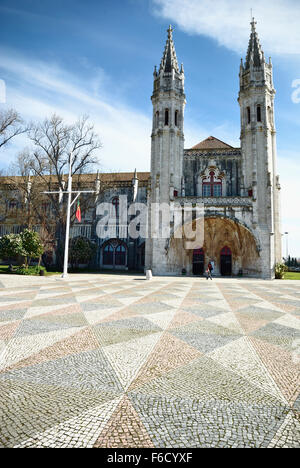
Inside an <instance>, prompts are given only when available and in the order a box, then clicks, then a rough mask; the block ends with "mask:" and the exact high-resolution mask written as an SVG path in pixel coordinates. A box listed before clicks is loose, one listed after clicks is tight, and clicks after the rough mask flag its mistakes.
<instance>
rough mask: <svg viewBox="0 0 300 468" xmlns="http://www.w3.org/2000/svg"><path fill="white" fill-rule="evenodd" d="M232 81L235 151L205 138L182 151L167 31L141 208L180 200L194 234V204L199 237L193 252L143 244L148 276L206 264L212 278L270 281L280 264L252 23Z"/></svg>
mask: <svg viewBox="0 0 300 468" xmlns="http://www.w3.org/2000/svg"><path fill="white" fill-rule="evenodd" d="M239 77H240V90H239V96H238V102H239V106H240V115H241V134H240V140H241V147H240V148H233V147H232V146H230V145H228V144H226V143H224V142H222V141H220V140H218V139H217V138H215V137H212V136H210V137H208V138H207V139H206V140H204V141H202V142H200V143H198V144H196V145H195V146H193V147H192V148H191V149H184V108H185V103H186V98H185V91H184V70H183V66H181V68H179V66H178V62H177V57H176V52H175V47H174V42H173V37H172V28H171V26H170V28H169V30H168V38H167V42H166V46H165V50H164V53H163V57H162V60H161V63H160V67H159V70H157V69H156V67H155V69H154V87H153V94H152V98H151V99H152V104H153V128H152V135H151V138H152V147H151V148H152V149H151V190H150V195H149V202H150V204H149V207H151V204H152V203H168V204H173V205H174V206H175V207H176V206H177V208H178V207H179V206H184V205H185V203H187V202H188V203H189V204H191V206H192V207H195V215H194V216H193V228H194V229H195V230H197V223H198V222H199V228H200V219H199V220H198V219H197V214H196V207H197V205H202V206H204V221H203V220H202V222H204V239H203V242H202V245H198V246H195V248H194V249H186V247H185V240H184V238H183V237H182V238H181V239H178V238H175V236H173V237H172V236H171V238H170V239H169V240H167V241H166V239H161V238H149V239H147V241H146V267H147V268H149V269H152V271H153V273H154V274H181V273H182V271H184V272H186V273H187V274H195V275H198V274H199V275H201V274H203V271H204V270H205V267H206V265H207V263H208V262H209V261H213V262H214V267H215V268H214V272H215V274H220V275H243V276H255V277H261V278H266V279H271V278H274V267H275V264H276V263H277V262H280V261H281V260H282V256H281V226H280V200H279V196H280V185H279V178H278V176H277V172H276V129H275V121H274V97H275V89H274V86H273V70H272V63H271V60H269V61H268V62H266V60H265V57H264V53H263V50H262V47H261V45H260V42H259V38H258V35H257V32H256V23H255V21H254V19H253V21H252V23H251V35H250V40H249V46H248V51H247V56H246V60H245V61H243V60H241V64H240V73H239ZM150 210H151V208H150ZM149 224H151V216H149Z"/></svg>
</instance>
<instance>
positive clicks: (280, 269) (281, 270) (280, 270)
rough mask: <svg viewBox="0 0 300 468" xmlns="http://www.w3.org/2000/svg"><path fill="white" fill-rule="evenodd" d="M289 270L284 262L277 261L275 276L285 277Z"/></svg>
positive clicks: (277, 277)
mask: <svg viewBox="0 0 300 468" xmlns="http://www.w3.org/2000/svg"><path fill="white" fill-rule="evenodd" d="M286 271H288V267H287V266H286V265H285V264H284V263H276V265H275V278H276V279H284V274H285V272H286Z"/></svg>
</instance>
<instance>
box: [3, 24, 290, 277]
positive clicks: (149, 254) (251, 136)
mask: <svg viewBox="0 0 300 468" xmlns="http://www.w3.org/2000/svg"><path fill="white" fill-rule="evenodd" d="M153 75H154V76H153V77H154V86H153V94H152V97H151V100H152V104H153V122H152V135H151V139H152V142H151V172H150V173H149V172H143V173H137V172H132V173H118V174H83V175H81V179H80V188H81V189H85V190H86V189H88V190H93V192H94V195H93V197H94V198H93V202H92V207H89V209H87V210H85V211H83V213H82V220H81V221H80V222H77V221H75V223H74V225H73V226H72V228H71V237H78V236H81V237H87V238H89V239H90V240H92V241H94V242H95V243H96V244H97V250H96V254H95V256H94V259H93V265H90V266H92V267H93V268H95V269H113V270H120V269H126V270H141V271H143V270H145V269H150V270H152V272H153V274H154V275H182V274H187V275H196V276H201V275H203V273H204V272H205V269H206V266H207V264H208V262H209V261H212V262H214V274H217V275H224V276H226V275H228V276H231V275H240V276H250V277H251V276H252V277H260V278H265V279H272V278H274V268H275V264H276V263H277V262H281V260H282V256H281V224H280V199H279V195H280V185H279V178H278V176H277V172H276V129H275V121H274V97H275V89H274V86H273V70H272V63H271V60H269V61H268V62H266V60H265V57H264V53H263V50H262V47H261V45H260V42H259V39H258V35H257V32H256V23H255V21H254V20H253V21H252V23H251V35H250V41H249V46H248V51H247V55H246V59H245V61H243V60H242V61H241V64H240V71H239V77H240V89H239V96H238V102H239V106H240V115H241V135H240V141H241V147H240V148H234V147H232V146H230V145H228V144H226V143H224V142H223V141H220V140H219V139H217V138H215V137H213V136H210V137H208V138H206V139H205V140H204V141H201V142H200V143H198V144H196V145H195V146H193V147H192V148H190V149H184V108H185V104H186V97H185V90H184V78H185V77H184V69H183V66H182V65H181V67H180V68H179V66H178V62H177V57H176V52H175V46H174V42H173V37H172V28H171V27H170V28H169V29H168V37H167V42H166V46H165V49H164V53H163V57H162V60H161V63H160V67H159V69H158V70H157V69H156V67H155V69H154V74H153ZM31 183H32V182H30V181H27V182H26V184H29V185H31ZM0 185H1V191H2V192H3V190H4V192H5V193H8V192H10V195H9V196H5V197H4V198H6V202H5V206H4V207H3V210H2V211H3V213H2V211H1V214H0V236H2V235H4V234H7V233H10V232H13V233H17V232H20V231H21V230H22V229H23V228H24V227H26V225H22V224H21V223H22V221H21V223H20V216H19V215H21V219H22V220H23V221H24V219H23V218H24V216H23V214H24V210H27V209H28V207H27V205H26V204H28V200H27V198H26V197H25V199H24V196H23V199H22V195H21V194H20V193H16V190H15V189H13V190H11V189H10V188H9V187H10V185H9V182H7V178H3V177H2V178H0ZM18 186H20V184H18ZM25 188H26V187H25ZM48 189H49V188H48ZM51 190H61V187H59V186H58V184H57V182H55V181H53V184H52V185H51ZM40 191H42V189H41V190H40ZM124 197H125V198H126V200H127V202H126V203H127V205H128V207H129V206H130V205H131V204H132V203H139V204H141V205H144V206H145V205H146V206H147V207H148V235H140V236H138V238H135V237H132V236H130V232H129V231H128V229H127V227H128V222H129V221H130V219H132V217H130V215H129V217H127V220H125V224H127V226H124V223H123V225H121V224H122V223H121V224H120V223H117V226H116V229H115V230H114V232H113V233H111V232H109V231H107V232H106V233H105V235H104V236H99V232H98V226H99V223H101V215H100V214H99V210H98V207H99V204H101V203H109V204H111V206H112V215H113V217H114V219H118V218H119V219H120V216H121V215H123V212H124V206H123V207H121V202H122V199H124ZM60 200H61V203H65V200H64V198H63V197H62V196H61V198H60ZM45 202H46V203H45V205H47V206H46V208H45V209H47V210H48V204H49V200H48V201H47V200H45ZM158 204H159V205H166V206H169V207H170V206H171V207H172V209H173V210H177V212H178V211H180V210H181V209H182V208H184V207H185V206H186V205H189V207H190V208H191V224H192V228H193V230H194V231H195V232H197V230H198V229H199V230H200V228H201V229H202V228H204V230H203V238H202V240H201V241H199V243H198V244H197V245H194V248H192V249H191V248H187V244H186V239H185V238H184V236H182V237H181V238H180V237H177V236H176V235H175V227H174V222H173V225H172V220H171V222H170V223H171V226H170V227H171V229H170V235H169V236H167V237H163V236H159V235H158V236H152V235H151V233H152V232H153V219H154V218H153V216H152V214H153V206H156V205H158ZM200 206H201V209H202V211H201V213H202V215H201V217H198V213H199V210H198V207H200ZM50 212H51V211H50ZM18 213H19V215H18ZM200 218H201V219H200ZM18 220H19V221H18ZM162 223H164V221H163V220H162ZM146 224H147V223H146ZM162 227H167V226H162ZM183 227H184V226H183ZM34 229H36V230H38V231H39V230H41V229H42V226H40V225H39V224H38V220H37V225H36V226H34ZM154 231H155V229H154ZM56 240H57V239H56ZM54 244H55V241H54ZM48 254H49V255H48V256H49V258H50V260H49V261H50V262H51V261H52V262H54V263H55V245H54V247H53V252H48ZM52 254H53V255H52ZM52 257H53V258H52Z"/></svg>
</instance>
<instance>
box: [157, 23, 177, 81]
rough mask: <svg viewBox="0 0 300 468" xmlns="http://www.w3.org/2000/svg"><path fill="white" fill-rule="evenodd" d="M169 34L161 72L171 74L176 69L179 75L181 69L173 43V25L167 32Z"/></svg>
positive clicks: (160, 68)
mask: <svg viewBox="0 0 300 468" xmlns="http://www.w3.org/2000/svg"><path fill="white" fill-rule="evenodd" d="M167 32H168V39H167V42H166V46H165V50H164V54H163V57H162V59H161V63H160V67H159V72H161V71H163V72H165V73H171V72H172V69H174V70H175V71H176V72H177V73H179V67H178V62H177V57H176V52H175V46H174V42H173V35H172V33H173V28H172V26H171V25H170V26H169V29H168V30H167Z"/></svg>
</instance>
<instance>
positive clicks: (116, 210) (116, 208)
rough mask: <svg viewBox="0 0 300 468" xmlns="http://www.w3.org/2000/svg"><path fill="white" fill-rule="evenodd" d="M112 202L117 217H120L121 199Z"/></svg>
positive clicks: (115, 198)
mask: <svg viewBox="0 0 300 468" xmlns="http://www.w3.org/2000/svg"><path fill="white" fill-rule="evenodd" d="M111 202H112V204H113V206H114V208H115V212H116V216H118V215H119V197H114V198H113V199H112V201H111Z"/></svg>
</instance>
